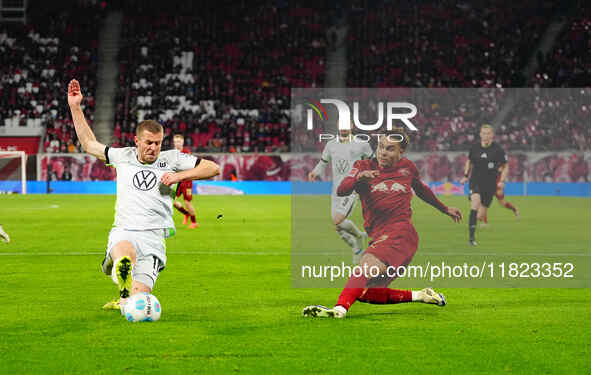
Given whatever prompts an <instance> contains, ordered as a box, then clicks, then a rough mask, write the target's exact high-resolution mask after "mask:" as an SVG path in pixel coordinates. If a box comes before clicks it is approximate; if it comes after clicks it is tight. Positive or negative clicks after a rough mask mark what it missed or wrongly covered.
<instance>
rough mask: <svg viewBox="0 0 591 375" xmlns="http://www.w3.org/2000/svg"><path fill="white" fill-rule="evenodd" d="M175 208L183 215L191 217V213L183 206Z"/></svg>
mask: <svg viewBox="0 0 591 375" xmlns="http://www.w3.org/2000/svg"><path fill="white" fill-rule="evenodd" d="M174 208H176V209H177V210H178V211H179V212H180V213H181V214H183V215H187V216H189V211H187V210H185V207H183V206H180V207H179V206H177V205H176V204H175V205H174Z"/></svg>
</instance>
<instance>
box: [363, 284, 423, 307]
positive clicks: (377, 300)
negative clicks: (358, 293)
mask: <svg viewBox="0 0 591 375" xmlns="http://www.w3.org/2000/svg"><path fill="white" fill-rule="evenodd" d="M359 302H366V303H373V304H379V305H386V304H395V303H402V302H412V292H411V291H410V290H400V289H390V288H370V289H368V290H367V292H365V294H364V295H363V296H362V297H360V298H359Z"/></svg>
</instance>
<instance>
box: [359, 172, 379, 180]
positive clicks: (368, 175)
mask: <svg viewBox="0 0 591 375" xmlns="http://www.w3.org/2000/svg"><path fill="white" fill-rule="evenodd" d="M379 175H380V171H376V170H373V171H363V172H359V173H358V174H357V181H368V180H371V179H372V178H376V177H378V176H379Z"/></svg>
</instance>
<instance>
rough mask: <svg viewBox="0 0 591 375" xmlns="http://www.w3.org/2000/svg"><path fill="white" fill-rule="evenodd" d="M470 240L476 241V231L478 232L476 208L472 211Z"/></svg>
mask: <svg viewBox="0 0 591 375" xmlns="http://www.w3.org/2000/svg"><path fill="white" fill-rule="evenodd" d="M469 228H470V241H474V232H476V210H471V211H470V224H469Z"/></svg>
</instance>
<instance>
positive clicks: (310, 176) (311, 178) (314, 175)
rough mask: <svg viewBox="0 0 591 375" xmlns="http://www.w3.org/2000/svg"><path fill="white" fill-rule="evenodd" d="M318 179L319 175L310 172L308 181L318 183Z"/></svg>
mask: <svg viewBox="0 0 591 375" xmlns="http://www.w3.org/2000/svg"><path fill="white" fill-rule="evenodd" d="M317 178H318V175H317V174H316V173H314V172H310V173H308V181H316V179H317Z"/></svg>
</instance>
